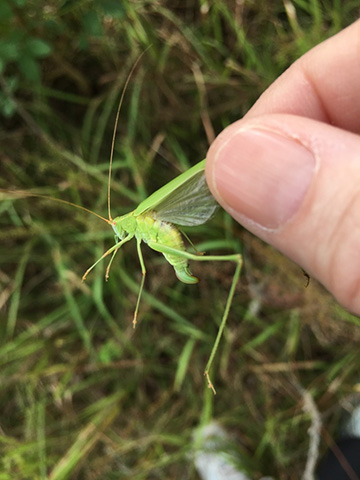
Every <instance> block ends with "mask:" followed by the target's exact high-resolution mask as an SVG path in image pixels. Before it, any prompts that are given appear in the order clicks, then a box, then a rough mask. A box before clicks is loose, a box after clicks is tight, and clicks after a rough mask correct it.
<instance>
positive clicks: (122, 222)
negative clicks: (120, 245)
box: [112, 212, 137, 240]
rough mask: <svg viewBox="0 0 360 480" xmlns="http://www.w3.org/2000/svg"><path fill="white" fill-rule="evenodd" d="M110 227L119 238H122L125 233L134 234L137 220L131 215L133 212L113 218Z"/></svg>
mask: <svg viewBox="0 0 360 480" xmlns="http://www.w3.org/2000/svg"><path fill="white" fill-rule="evenodd" d="M112 227H113V230H114V232H115V234H116V235H117V236H118V237H119V238H120V240H123V239H124V238H125V237H126V236H127V235H135V233H136V228H137V221H136V218H135V217H134V215H133V212H130V213H127V214H126V215H122V216H121V217H116V218H114V220H113V223H112Z"/></svg>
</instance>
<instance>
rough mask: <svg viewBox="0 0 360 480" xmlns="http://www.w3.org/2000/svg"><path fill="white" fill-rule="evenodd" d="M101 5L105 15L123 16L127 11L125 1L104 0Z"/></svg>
mask: <svg viewBox="0 0 360 480" xmlns="http://www.w3.org/2000/svg"><path fill="white" fill-rule="evenodd" d="M99 7H101V9H102V11H103V12H104V15H109V16H111V17H114V18H122V17H124V15H125V13H126V12H125V7H124V4H123V2H121V1H119V0H103V1H102V2H100V4H99Z"/></svg>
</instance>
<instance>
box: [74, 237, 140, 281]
mask: <svg viewBox="0 0 360 480" xmlns="http://www.w3.org/2000/svg"><path fill="white" fill-rule="evenodd" d="M133 236H134V235H128V236H127V237H125V238H124V239H123V240H121V242H119V243H116V244H115V245H113V246H112V247H111V248H109V250H106V252H105V253H104V254H103V255H101V257H100V258H99V259H98V260H96V262H95V263H94V264H93V265H91V267H90V268H88V269H87V270H86V272H85V273H84V275H83V277H82V281H84V280H86V277H87V276H88V275H89V273H90V272H91V270H92V269H93V268H94V267H96V265H97V264H98V263H99V262H101V260H102V259H103V258H105V257H107V256H108V255H110V253H112V252H114V253H115V252H117V251H118V250H119V248H121V247H122V246H123V245H124V243H126V242H128V241H129V240H131V239H132V238H133ZM110 262H111V260H110Z"/></svg>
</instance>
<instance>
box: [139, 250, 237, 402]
mask: <svg viewBox="0 0 360 480" xmlns="http://www.w3.org/2000/svg"><path fill="white" fill-rule="evenodd" d="M148 245H149V247H150V248H152V249H153V250H156V251H157V252H161V253H168V254H172V255H178V256H179V257H183V258H187V259H188V260H194V261H195V262H211V261H219V262H228V261H233V262H235V263H236V268H235V272H234V276H233V279H232V282H231V286H230V290H229V294H228V298H227V301H226V305H225V309H224V313H223V316H222V319H221V322H220V327H219V330H218V333H217V336H216V339H215V342H214V346H213V349H212V350H211V354H210V357H209V360H208V362H207V364H206V367H205V371H204V375H205V377H206V380H207V382H208V386H209V388H211V389H212V391H213V392H214V394H216V391H215V388H214V385H213V384H212V382H211V379H210V369H211V366H212V364H213V361H214V358H215V355H216V351H217V349H218V346H219V343H220V340H221V337H222V334H223V331H224V328H225V325H226V321H227V319H228V316H229V312H230V307H231V304H232V301H233V298H234V294H235V288H236V285H237V283H238V281H239V278H240V273H241V267H242V264H243V260H242V256H241V255H240V254H239V253H234V254H230V255H208V256H199V255H194V254H192V253H189V252H186V251H183V250H177V249H176V248H171V247H168V246H167V245H163V244H160V243H156V242H149V243H148Z"/></svg>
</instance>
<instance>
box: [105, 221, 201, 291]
mask: <svg viewBox="0 0 360 480" xmlns="http://www.w3.org/2000/svg"><path fill="white" fill-rule="evenodd" d="M113 229H114V231H115V234H116V235H117V237H118V238H119V239H120V240H123V239H124V238H126V236H128V235H131V236H135V237H136V239H137V240H138V241H140V242H141V241H143V242H145V243H147V244H153V243H158V244H160V245H167V246H169V247H171V248H174V249H176V250H180V251H185V245H184V242H183V239H182V237H181V234H180V232H179V230H178V228H177V227H176V226H175V225H173V224H172V223H169V222H165V221H163V220H161V219H159V218H157V213H156V211H149V212H146V213H144V214H141V215H137V216H135V215H134V212H131V213H130V214H128V215H124V216H122V217H117V218H115V219H114V221H113ZM164 257H165V258H166V260H167V261H168V262H169V263H170V265H172V266H173V267H174V270H175V274H176V276H177V278H178V279H179V280H180V281H182V282H183V283H189V284H193V283H198V281H199V279H198V278H196V277H194V276H193V275H192V274H191V272H190V269H189V266H188V261H187V259H186V258H183V257H180V256H178V255H176V254H171V253H164Z"/></svg>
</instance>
